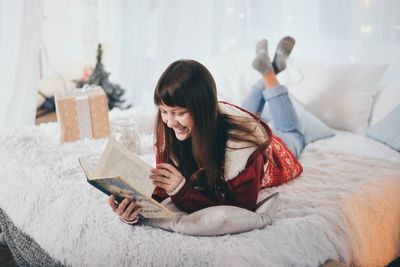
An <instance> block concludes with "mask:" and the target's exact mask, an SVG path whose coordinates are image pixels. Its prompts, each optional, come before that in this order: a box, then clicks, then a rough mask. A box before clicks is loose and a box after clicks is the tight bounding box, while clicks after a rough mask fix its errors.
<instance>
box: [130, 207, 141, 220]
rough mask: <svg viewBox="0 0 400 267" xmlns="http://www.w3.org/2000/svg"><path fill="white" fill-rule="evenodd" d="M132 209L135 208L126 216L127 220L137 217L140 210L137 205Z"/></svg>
mask: <svg viewBox="0 0 400 267" xmlns="http://www.w3.org/2000/svg"><path fill="white" fill-rule="evenodd" d="M134 209H135V211H134V212H132V213H131V214H130V215H129V217H128V220H129V221H132V220H134V219H138V217H137V216H138V215H139V214H140V213H141V212H142V209H141V208H140V207H139V206H135V207H134Z"/></svg>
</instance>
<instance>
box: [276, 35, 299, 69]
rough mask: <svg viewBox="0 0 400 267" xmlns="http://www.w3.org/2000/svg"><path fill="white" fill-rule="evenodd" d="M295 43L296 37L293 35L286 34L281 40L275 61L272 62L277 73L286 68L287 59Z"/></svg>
mask: <svg viewBox="0 0 400 267" xmlns="http://www.w3.org/2000/svg"><path fill="white" fill-rule="evenodd" d="M295 43H296V41H295V39H294V38H293V37H291V36H286V37H284V38H282V39H281V40H280V41H279V43H278V47H277V48H276V52H275V56H274V61H273V62H272V65H273V67H274V71H275V74H278V73H279V72H281V71H283V70H284V69H286V60H287V58H288V57H289V55H290V53H291V52H292V50H293V47H294V45H295Z"/></svg>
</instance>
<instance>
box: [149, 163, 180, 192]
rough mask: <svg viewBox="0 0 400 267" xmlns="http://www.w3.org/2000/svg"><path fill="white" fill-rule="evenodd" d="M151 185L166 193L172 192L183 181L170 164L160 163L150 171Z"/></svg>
mask: <svg viewBox="0 0 400 267" xmlns="http://www.w3.org/2000/svg"><path fill="white" fill-rule="evenodd" d="M150 178H151V179H152V180H153V184H155V185H156V186H158V187H161V188H163V189H164V190H165V191H166V192H167V193H171V192H172V191H174V190H175V189H176V188H177V187H178V185H179V184H180V183H181V182H182V180H183V179H184V177H183V175H182V174H181V173H180V172H179V171H178V170H177V169H176V168H175V167H174V166H172V165H171V164H168V163H160V164H157V165H156V169H152V170H151V175H150Z"/></svg>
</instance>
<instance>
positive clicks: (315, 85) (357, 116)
mask: <svg viewBox="0 0 400 267" xmlns="http://www.w3.org/2000/svg"><path fill="white" fill-rule="evenodd" d="M291 68H295V70H297V71H298V72H299V74H300V75H298V76H299V77H300V79H299V81H295V82H293V81H291V80H285V77H284V75H281V77H280V81H281V83H283V84H287V85H288V89H289V91H290V93H291V94H293V95H294V96H295V97H296V98H297V99H298V100H299V101H300V102H301V103H302V104H303V105H304V106H305V107H306V108H307V109H308V110H309V111H310V112H312V113H313V114H314V115H316V116H317V117H318V118H319V119H321V120H322V121H323V122H325V123H326V124H327V125H329V126H330V127H333V128H338V129H343V130H348V131H353V132H358V131H361V130H362V129H364V128H366V127H367V126H368V118H369V116H370V111H371V107H372V103H373V97H374V95H375V94H376V92H377V90H378V86H379V83H380V80H381V77H382V75H383V74H384V73H385V71H386V69H387V65H376V64H361V63H344V64H334V63H327V62H318V61H313V60H303V59H292V64H289V66H288V70H287V71H288V72H289V73H290V72H292V73H293V72H295V71H293V70H291Z"/></svg>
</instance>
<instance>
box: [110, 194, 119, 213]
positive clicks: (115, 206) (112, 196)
mask: <svg viewBox="0 0 400 267" xmlns="http://www.w3.org/2000/svg"><path fill="white" fill-rule="evenodd" d="M108 204H110V206H111V208H112V210H113V211H114V212H115V211H116V210H117V208H118V204H117V203H115V196H114V195H111V196H110V197H109V198H108Z"/></svg>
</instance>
